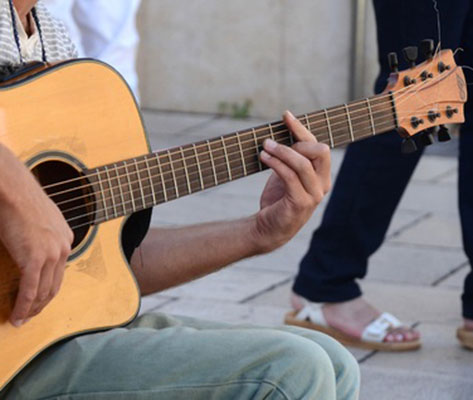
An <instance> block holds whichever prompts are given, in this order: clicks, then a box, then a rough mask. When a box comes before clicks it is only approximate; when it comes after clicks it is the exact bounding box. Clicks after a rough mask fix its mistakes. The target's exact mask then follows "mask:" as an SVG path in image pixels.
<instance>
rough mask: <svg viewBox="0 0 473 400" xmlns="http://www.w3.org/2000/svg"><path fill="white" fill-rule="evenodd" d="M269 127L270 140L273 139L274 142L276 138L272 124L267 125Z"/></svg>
mask: <svg viewBox="0 0 473 400" xmlns="http://www.w3.org/2000/svg"><path fill="white" fill-rule="evenodd" d="M268 126H269V134H270V135H271V139H273V140H274V141H276V138H275V136H274V132H273V125H272V124H268Z"/></svg>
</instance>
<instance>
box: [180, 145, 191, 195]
mask: <svg viewBox="0 0 473 400" xmlns="http://www.w3.org/2000/svg"><path fill="white" fill-rule="evenodd" d="M179 148H180V149H181V154H182V165H184V173H185V174H186V182H187V191H188V192H189V194H192V187H191V182H190V179H189V170H188V169H187V163H186V155H185V154H184V150H183V148H182V147H179Z"/></svg>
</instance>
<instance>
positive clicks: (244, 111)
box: [218, 99, 253, 119]
mask: <svg viewBox="0 0 473 400" xmlns="http://www.w3.org/2000/svg"><path fill="white" fill-rule="evenodd" d="M252 106H253V102H252V101H251V100H250V99H246V100H245V101H244V102H243V104H239V103H228V102H226V101H221V102H220V103H218V113H219V114H225V115H230V116H231V117H232V118H235V119H245V118H248V117H249V116H250V115H251V107H252Z"/></svg>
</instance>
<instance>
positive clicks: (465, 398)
mask: <svg viewBox="0 0 473 400" xmlns="http://www.w3.org/2000/svg"><path fill="white" fill-rule="evenodd" d="M470 369H471V367H470ZM472 393H473V381H472V380H471V379H464V378H459V377H455V376H444V375H441V374H432V373H425V372H424V371H420V370H416V369H414V368H413V367H412V366H408V368H406V369H405V370H397V369H394V368H387V367H384V366H383V367H379V366H376V367H371V366H368V365H365V364H362V365H361V394H360V399H361V400H471V398H472V396H471V394H472Z"/></svg>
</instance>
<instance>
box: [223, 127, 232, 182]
mask: <svg viewBox="0 0 473 400" xmlns="http://www.w3.org/2000/svg"><path fill="white" fill-rule="evenodd" d="M220 139H221V141H222V145H223V152H224V154H225V160H226V162H227V169H228V179H230V180H232V169H231V168H230V160H229V159H228V153H227V146H226V145H225V139H224V138H223V136H221V137H220Z"/></svg>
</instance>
